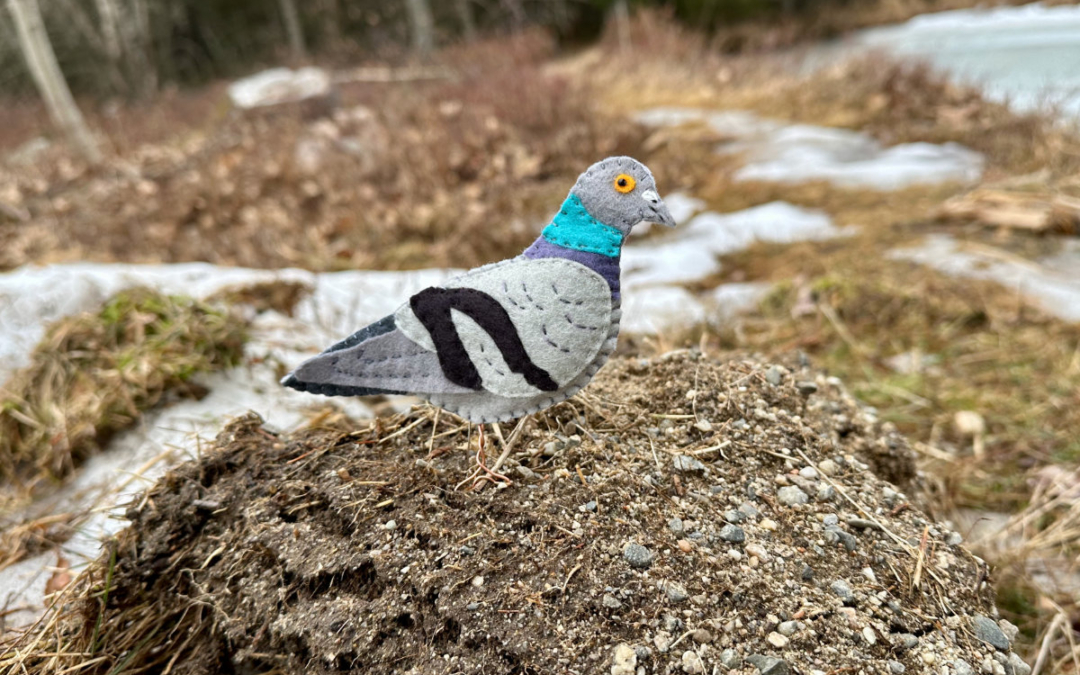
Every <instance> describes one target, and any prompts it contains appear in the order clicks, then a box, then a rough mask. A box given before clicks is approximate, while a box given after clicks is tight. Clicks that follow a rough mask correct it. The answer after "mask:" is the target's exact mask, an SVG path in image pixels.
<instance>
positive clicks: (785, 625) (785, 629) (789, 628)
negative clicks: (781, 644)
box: [776, 621, 799, 637]
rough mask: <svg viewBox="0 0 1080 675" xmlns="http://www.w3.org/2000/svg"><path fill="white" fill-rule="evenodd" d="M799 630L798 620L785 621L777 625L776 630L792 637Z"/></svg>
mask: <svg viewBox="0 0 1080 675" xmlns="http://www.w3.org/2000/svg"><path fill="white" fill-rule="evenodd" d="M797 630H799V622H798V621H784V622H782V623H781V624H780V625H779V626H777V627H776V632H777V633H780V634H781V635H783V636H784V637H791V636H792V635H794V634H795V631H797Z"/></svg>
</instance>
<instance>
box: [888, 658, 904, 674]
mask: <svg viewBox="0 0 1080 675" xmlns="http://www.w3.org/2000/svg"><path fill="white" fill-rule="evenodd" d="M905 670H907V668H905V667H904V664H902V663H900V662H899V661H889V672H890V673H892V675H904V671H905Z"/></svg>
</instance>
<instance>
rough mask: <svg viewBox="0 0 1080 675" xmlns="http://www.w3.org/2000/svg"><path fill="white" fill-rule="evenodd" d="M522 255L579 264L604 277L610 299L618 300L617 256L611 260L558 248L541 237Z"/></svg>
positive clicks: (593, 254) (603, 256)
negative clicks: (609, 292)
mask: <svg viewBox="0 0 1080 675" xmlns="http://www.w3.org/2000/svg"><path fill="white" fill-rule="evenodd" d="M522 255H524V256H525V257H526V258H530V259H534V260H535V259H537V258H564V259H566V260H573V261H574V262H576V263H580V264H582V265H584V266H585V267H588V268H589V269H591V270H592V271H593V272H596V273H597V274H599V275H600V276H602V277H604V280H605V281H607V282H608V286H609V287H610V288H611V299H612V300H618V299H619V257H618V256H615V257H614V258H613V257H611V256H606V255H601V254H599V253H590V252H589V251H579V250H577V249H573V248H567V247H565V246H559V245H558V244H553V243H551V242H550V241H548V240H547V239H545V238H544V237H542V236H541V237H540V238H538V239H537V240H536V241H534V242H533V243H532V246H530V247H529V248H527V249H525V252H524V253H523V254H522Z"/></svg>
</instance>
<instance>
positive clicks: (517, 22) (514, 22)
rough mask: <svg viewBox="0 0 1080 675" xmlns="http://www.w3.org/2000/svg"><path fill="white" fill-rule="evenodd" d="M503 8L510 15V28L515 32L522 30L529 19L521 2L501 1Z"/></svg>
mask: <svg viewBox="0 0 1080 675" xmlns="http://www.w3.org/2000/svg"><path fill="white" fill-rule="evenodd" d="M500 2H501V3H502V6H503V8H504V9H505V10H506V11H507V12H508V13H509V14H510V27H511V29H513V30H516V31H517V30H521V29H522V28H524V27H525V24H526V23H527V22H528V20H529V17H528V15H526V14H525V8H524V7H522V6H521V0H500Z"/></svg>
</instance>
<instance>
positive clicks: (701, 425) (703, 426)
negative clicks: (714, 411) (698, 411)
mask: <svg viewBox="0 0 1080 675" xmlns="http://www.w3.org/2000/svg"><path fill="white" fill-rule="evenodd" d="M694 428H695V429H697V430H698V431H700V432H702V433H706V434H707V433H709V432H710V431H712V422H710V421H709V420H698V421H697V422H695V423H694Z"/></svg>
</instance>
